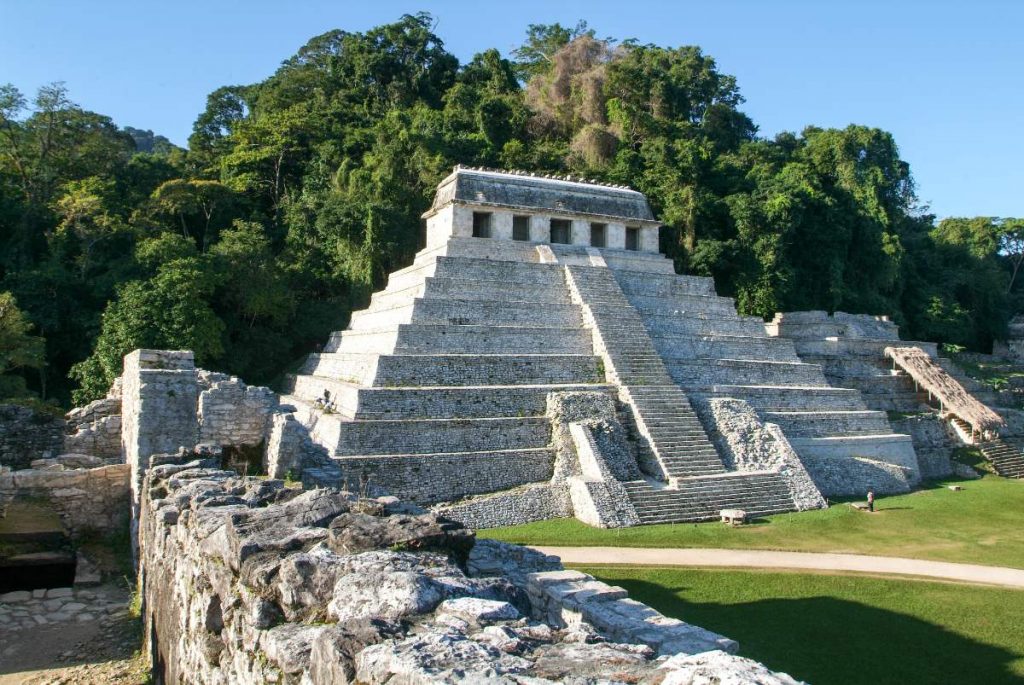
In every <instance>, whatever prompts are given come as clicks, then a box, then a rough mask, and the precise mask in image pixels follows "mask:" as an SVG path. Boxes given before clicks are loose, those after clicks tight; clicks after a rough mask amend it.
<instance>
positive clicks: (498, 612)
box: [437, 597, 519, 626]
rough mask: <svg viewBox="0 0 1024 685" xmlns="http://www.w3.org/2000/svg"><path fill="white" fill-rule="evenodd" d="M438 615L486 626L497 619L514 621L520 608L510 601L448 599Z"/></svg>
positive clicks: (465, 598)
mask: <svg viewBox="0 0 1024 685" xmlns="http://www.w3.org/2000/svg"><path fill="white" fill-rule="evenodd" d="M437 613H438V616H453V617H455V618H458V619H461V620H463V621H465V622H466V623H467V624H469V625H476V626H485V625H487V624H488V623H493V622H495V621H513V620H515V619H517V618H519V610H518V609H516V608H515V607H514V606H512V605H511V604H509V603H508V602H500V601H497V600H493V599H479V598H477V597H459V598H457V599H446V600H445V601H443V602H441V605H440V606H439V607H438V608H437Z"/></svg>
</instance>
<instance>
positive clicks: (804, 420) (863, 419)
mask: <svg viewBox="0 0 1024 685" xmlns="http://www.w3.org/2000/svg"><path fill="white" fill-rule="evenodd" d="M761 418H762V419H764V420H765V421H769V422H771V423H775V424H778V425H779V427H780V428H782V431H783V433H785V434H786V435H787V436H806V437H826V436H830V435H854V434H856V435H889V434H891V433H892V426H890V425H889V419H888V417H887V416H886V414H885V412H881V411H822V412H777V411H767V412H763V413H762V414H761Z"/></svg>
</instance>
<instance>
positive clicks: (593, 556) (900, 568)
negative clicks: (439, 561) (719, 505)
mask: <svg viewBox="0 0 1024 685" xmlns="http://www.w3.org/2000/svg"><path fill="white" fill-rule="evenodd" d="M535 549H538V550H540V551H541V552H544V553H545V554H554V555H556V556H559V557H561V558H562V561H563V562H565V563H567V564H617V565H624V566H635V565H639V566H703V567H714V566H721V567H733V568H775V569H806V570H814V571H852V572H856V573H873V574H892V575H907V576H920V577H924V578H938V579H942V580H951V581H956V582H963V583H982V584H985V585H1000V586H1003V587H1012V588H1021V589H1024V570H1021V569H1015V568H1006V567H1002V566H981V565H978V564H954V563H951V562H945V561H925V560H922V559H904V558H902V557H873V556H866V555H860V554H818V553H812V552H773V551H768V550H746V549H701V548H695V549H654V548H641V547H536V548H535Z"/></svg>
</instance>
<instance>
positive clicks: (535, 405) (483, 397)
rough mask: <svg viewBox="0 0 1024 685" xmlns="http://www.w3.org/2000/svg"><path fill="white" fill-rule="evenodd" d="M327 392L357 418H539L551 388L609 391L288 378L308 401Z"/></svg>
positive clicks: (297, 393) (591, 388) (290, 386)
mask: <svg viewBox="0 0 1024 685" xmlns="http://www.w3.org/2000/svg"><path fill="white" fill-rule="evenodd" d="M324 390H327V391H329V392H330V393H331V396H330V397H331V400H332V401H333V402H334V403H335V408H336V411H337V412H338V413H340V414H341V415H343V416H345V417H347V418H356V419H389V418H392V419H395V418H403V419H404V418H426V419H438V418H484V417H521V416H543V415H544V414H545V412H546V410H547V396H548V394H549V393H551V392H572V391H594V390H603V391H605V392H608V393H612V392H614V389H613V388H612V387H611V386H607V385H581V384H561V385H495V386H468V387H425V388H366V387H362V386H358V385H354V384H351V383H345V382H343V381H338V380H335V379H333V378H324V377H321V376H309V375H302V376H292V377H291V378H290V379H288V381H287V391H288V392H289V393H290V394H292V395H295V396H297V397H299V398H301V399H302V400H304V401H306V402H309V403H312V402H313V401H315V400H317V399H318V398H322V397H323V394H324Z"/></svg>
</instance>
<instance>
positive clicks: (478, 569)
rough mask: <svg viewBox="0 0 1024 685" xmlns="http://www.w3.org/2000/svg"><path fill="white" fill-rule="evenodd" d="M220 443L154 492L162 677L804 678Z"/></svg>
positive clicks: (149, 596)
mask: <svg viewBox="0 0 1024 685" xmlns="http://www.w3.org/2000/svg"><path fill="white" fill-rule="evenodd" d="M210 456H211V453H210V452H201V453H199V454H189V453H182V454H179V455H156V456H153V457H152V458H151V460H150V461H151V462H152V463H153V464H154V465H153V466H152V467H151V468H150V469H149V471H148V474H147V475H146V478H145V481H144V483H143V486H142V488H141V491H140V496H141V502H140V507H139V509H140V515H141V525H140V538H139V539H140V573H141V584H142V588H143V597H144V604H143V607H144V621H145V630H146V637H147V641H148V648H149V651H150V654H151V657H152V661H153V664H154V676H155V682H157V683H178V682H196V683H233V684H236V683H237V684H243V685H244V684H247V683H254V684H255V683H307V684H310V685H318V684H327V683H346V682H360V683H367V684H368V685H370V684H373V683H396V682H403V683H427V682H464V683H468V682H489V683H510V684H511V683H526V682H529V683H554V682H569V681H571V682H575V683H581V684H582V683H599V682H612V681H614V682H621V681H627V682H633V683H651V684H653V683H680V684H683V683H694V682H733V683H750V684H751V685H752V684H753V683H760V684H762V685H774V684H779V685H782V684H788V683H794V682H795V681H793V680H792V679H791V678H790V677H788V676H786V675H785V674H778V673H772V672H771V671H769V670H768V669H766V668H765V667H764V666H762V665H761V664H758V663H756V662H753V661H750V660H748V659H743V658H740V657H737V656H733V655H732V654H731V652H734V651H735V650H736V648H737V645H736V643H735V642H733V641H732V640H729V639H728V638H725V637H722V636H720V635H717V634H715V633H712V632H709V631H707V630H704V629H702V628H699V627H697V626H693V625H689V624H687V623H684V622H683V621H680V620H677V619H670V618H668V617H665V616H662V615H661V614H658V613H657V612H655V611H654V610H652V609H650V608H649V607H647V606H645V605H643V604H640V603H639V602H635V601H633V600H630V599H629V598H628V597H627V596H626V593H625V592H624V591H623V590H622V589H621V588H616V587H613V586H609V585H606V584H604V583H601V582H599V581H597V580H595V579H593V578H592V577H590V576H588V575H586V574H583V573H579V572H575V571H565V570H562V568H561V566H560V564H559V563H558V561H557V559H554V558H551V557H545V556H543V555H541V554H539V553H537V552H534V551H530V550H527V549H525V548H521V547H516V546H512V545H506V544H502V543H494V542H486V541H485V542H477V541H476V540H475V539H474V536H473V534H472V532H471V531H469V530H468V529H465V528H463V527H462V526H461V525H460V524H457V523H454V522H451V521H448V520H445V519H441V518H438V517H437V516H436V515H432V514H424V513H417V510H416V509H415V508H410V507H409V506H407V505H402V504H401V503H399V502H398V501H396V500H395V499H394V498H381V499H371V498H365V497H359V496H358V495H355V494H349V493H346V492H340V491H337V490H331V489H314V490H307V491H303V490H301V489H297V488H289V487H286V486H285V484H284V482H283V481H280V480H264V479H254V478H245V477H239V476H238V475H237V474H235V473H233V472H227V471H221V470H219V469H217V468H216V467H215V464H216V462H217V460H216V458H213V459H211V458H210Z"/></svg>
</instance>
